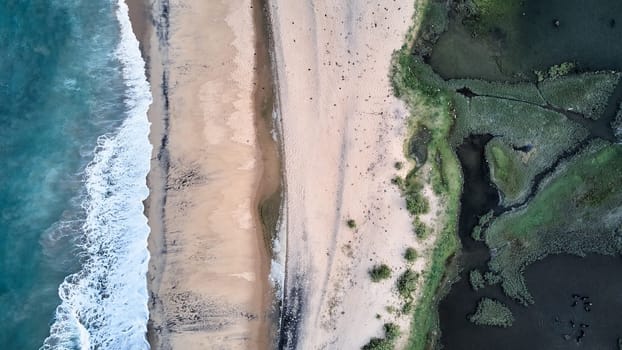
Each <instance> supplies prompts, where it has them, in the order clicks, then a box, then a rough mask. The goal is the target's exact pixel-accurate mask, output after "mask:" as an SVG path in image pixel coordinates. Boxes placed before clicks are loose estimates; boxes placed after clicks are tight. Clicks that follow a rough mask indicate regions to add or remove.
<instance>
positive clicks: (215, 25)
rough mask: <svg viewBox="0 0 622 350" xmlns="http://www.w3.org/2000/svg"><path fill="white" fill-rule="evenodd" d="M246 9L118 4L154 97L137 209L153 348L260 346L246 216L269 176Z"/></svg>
mask: <svg viewBox="0 0 622 350" xmlns="http://www.w3.org/2000/svg"><path fill="white" fill-rule="evenodd" d="M253 5H254V4H253V3H252V2H251V1H243V0H236V1H209V2H197V1H185V0H184V1H180V0H176V1H167V0H156V1H154V2H153V3H151V4H142V3H141V2H140V1H136V2H133V3H131V6H130V7H131V9H132V20H133V24H134V26H135V31H136V33H137V36H139V39H141V48H142V49H143V52H144V54H145V58H146V61H147V66H148V77H149V80H150V83H151V85H152V91H153V95H154V104H153V105H152V108H151V110H150V112H149V117H150V120H151V122H152V123H153V127H152V133H151V140H152V142H153V144H154V146H155V147H154V154H153V159H152V171H151V173H150V175H149V178H148V183H149V186H150V189H151V195H150V198H149V199H148V200H147V203H146V204H147V209H146V211H147V214H148V217H149V224H150V227H151V229H152V233H151V236H150V242H149V248H150V252H151V263H150V271H149V283H150V292H151V300H150V313H151V320H150V325H149V340H150V343H151V344H152V348H153V349H171V348H174V349H206V348H223V349H242V348H253V349H262V348H268V347H269V346H270V339H271V332H272V324H273V322H272V288H271V286H270V283H269V281H268V272H269V258H268V251H267V245H266V244H265V241H266V240H265V239H264V231H263V229H262V224H261V222H260V218H259V215H258V210H257V208H259V207H260V206H261V204H262V203H263V201H264V199H265V198H266V197H270V196H271V195H272V194H273V193H274V191H276V190H278V188H279V187H278V184H279V177H278V176H275V174H278V168H277V170H274V169H273V168H274V167H275V166H278V158H277V153H276V147H275V146H274V142H273V141H272V139H271V136H270V134H269V131H270V128H271V125H269V123H268V122H267V120H266V119H265V118H263V115H264V113H263V112H264V110H265V109H266V108H267V109H270V107H267V105H266V104H267V103H268V102H266V101H270V100H271V99H270V91H271V89H270V86H269V85H270V84H269V76H268V75H266V74H265V71H269V70H267V69H265V65H266V64H267V60H266V59H265V58H264V59H263V60H262V59H260V58H257V55H256V53H257V52H258V51H257V50H256V49H257V47H261V46H262V45H263V43H262V42H261V38H262V37H261V36H257V35H256V27H257V23H256V19H257V18H256V17H254V15H256V11H255V10H256V9H253ZM145 9H147V10H145ZM260 56H261V54H260ZM257 64H258V66H257V67H263V69H260V70H259V71H260V72H264V73H261V74H260V73H257V71H258V70H257V69H256V65H257ZM265 88H267V91H268V92H259V91H265V90H266V89H265ZM268 104H269V103H268Z"/></svg>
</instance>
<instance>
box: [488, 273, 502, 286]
mask: <svg viewBox="0 0 622 350" xmlns="http://www.w3.org/2000/svg"><path fill="white" fill-rule="evenodd" d="M484 279H485V280H486V284H488V285H490V286H492V285H495V284H497V283H501V281H502V280H503V278H501V276H499V275H497V274H496V273H494V272H492V271H487V272H486V273H485V274H484Z"/></svg>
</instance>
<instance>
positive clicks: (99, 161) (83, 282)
mask: <svg viewBox="0 0 622 350" xmlns="http://www.w3.org/2000/svg"><path fill="white" fill-rule="evenodd" d="M116 15H117V19H118V21H119V24H120V28H121V41H120V43H119V46H118V48H117V51H116V55H117V57H118V58H119V60H120V61H121V63H122V65H123V77H124V79H125V81H126V85H127V96H126V99H125V105H126V111H127V119H126V120H125V121H124V122H123V124H122V125H121V127H120V128H119V129H118V130H117V131H116V132H114V133H112V134H109V135H104V136H101V137H100V138H99V139H98V142H97V147H96V149H95V152H94V156H93V160H92V161H91V163H90V164H89V165H88V166H87V168H86V170H85V178H84V182H85V187H86V193H87V196H86V198H85V200H84V201H83V203H82V206H83V208H84V210H85V213H86V218H85V221H84V225H83V226H82V231H83V232H82V234H83V236H82V238H81V241H80V243H79V244H80V248H81V251H82V255H81V266H82V267H81V270H80V271H78V272H77V273H75V274H72V275H70V276H67V277H66V278H65V280H64V281H63V283H62V284H61V285H60V287H59V296H60V298H61V304H60V305H59V306H58V308H57V309H56V315H55V316H56V318H55V320H54V323H53V324H52V326H51V329H50V336H49V337H48V338H47V339H45V341H44V344H43V346H42V347H41V349H76V348H80V349H84V350H86V349H112V350H117V349H119V350H127V349H149V344H148V343H147V341H146V337H145V335H146V330H147V320H148V317H149V310H148V307H147V302H148V291H147V280H146V274H147V267H148V261H149V252H148V250H147V238H148V235H149V227H148V226H147V219H146V217H145V216H144V214H143V210H144V208H143V204H142V201H143V200H144V199H145V198H146V197H147V195H148V193H149V191H148V188H147V186H146V175H147V173H148V171H149V164H150V156H151V148H152V147H151V144H150V143H149V140H148V134H149V121H148V120H147V109H148V108H149V105H150V104H151V94H150V89H149V84H148V83H147V80H146V78H145V73H144V61H143V60H142V57H141V55H140V51H139V48H138V41H137V40H136V37H135V36H134V33H133V32H132V27H131V24H130V20H129V15H128V8H127V5H126V4H125V2H124V0H118V9H117V13H116Z"/></svg>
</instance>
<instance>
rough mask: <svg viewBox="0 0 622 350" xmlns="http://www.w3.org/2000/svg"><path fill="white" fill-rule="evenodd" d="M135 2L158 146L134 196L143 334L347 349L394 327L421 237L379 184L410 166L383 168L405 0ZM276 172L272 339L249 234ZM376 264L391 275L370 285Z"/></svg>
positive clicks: (265, 225)
mask: <svg viewBox="0 0 622 350" xmlns="http://www.w3.org/2000/svg"><path fill="white" fill-rule="evenodd" d="M264 6H265V10H266V13H267V14H268V16H266V18H267V22H266V23H261V21H262V18H264V17H263V16H262V12H261V7H264ZM132 7H133V8H134V10H133V12H134V15H133V19H134V22H135V25H136V27H135V31H136V33H137V35H138V36H139V37H140V38H141V47H142V49H143V52H144V53H145V56H146V60H147V62H148V67H149V69H148V74H149V78H150V82H151V84H152V90H153V93H154V104H153V106H152V109H151V111H150V118H151V121H152V123H153V128H152V136H151V137H152V142H153V143H154V145H156V146H159V147H155V150H154V155H153V164H152V172H151V174H150V177H149V186H150V188H151V192H152V194H151V197H150V198H149V200H148V202H147V205H148V209H147V210H148V216H149V223H150V226H151V228H152V234H151V239H150V250H151V253H152V261H151V268H150V273H149V281H150V289H151V301H150V307H151V321H150V333H149V338H150V342H151V344H152V347H153V348H154V349H171V348H173V349H205V348H209V349H236V348H247V349H261V348H271V347H275V346H278V347H279V348H285V349H293V348H300V349H354V348H360V347H361V346H362V345H364V344H365V343H366V342H367V341H368V340H369V338H370V337H373V336H381V335H382V325H383V324H384V323H386V322H394V323H397V324H399V325H400V326H401V328H402V330H403V334H407V333H408V332H407V330H408V329H409V324H410V316H409V315H400V314H399V313H396V312H391V311H390V310H391V308H395V309H399V307H400V306H401V299H400V298H399V296H398V294H397V292H396V288H395V281H396V279H397V276H399V274H400V273H401V272H403V271H404V270H405V269H406V268H407V267H408V265H407V263H406V262H405V260H404V259H403V254H404V251H405V249H406V248H407V247H414V248H416V249H417V250H419V251H423V250H424V249H425V247H424V245H423V244H422V243H421V242H417V240H416V238H415V235H414V234H413V232H412V219H411V218H410V217H409V215H408V213H407V211H406V208H405V203H404V199H403V197H402V196H401V193H400V191H399V189H398V188H397V186H395V185H392V184H391V179H392V178H393V177H394V176H395V175H400V176H403V175H405V174H406V171H407V169H406V168H407V167H405V168H404V169H401V170H397V169H396V168H395V166H394V165H395V163H396V162H405V161H406V160H405V159H404V151H403V149H404V148H403V147H404V139H405V138H406V131H407V130H406V121H407V118H408V111H407V109H406V107H405V106H404V104H403V103H402V102H401V101H399V100H397V99H396V98H394V97H393V95H392V93H391V88H390V83H389V78H388V75H389V70H390V64H391V61H390V60H391V54H392V52H393V51H394V50H396V49H398V48H399V47H400V46H401V44H402V42H403V40H404V35H405V34H406V31H407V29H408V26H409V25H410V22H411V19H412V15H413V10H414V9H413V4H412V3H411V2H408V1H394V2H392V3H391V4H390V5H387V6H386V7H385V5H379V4H372V3H367V2H366V1H352V2H350V3H349V4H347V5H344V4H342V3H341V2H339V1H329V0H327V1H323V2H322V3H321V4H320V3H315V2H291V1H280V0H275V1H269V2H268V3H266V4H264V3H263V2H262V1H256V2H250V1H242V0H238V1H209V2H191V1H179V0H178V1H171V2H168V1H166V0H158V1H156V2H155V3H152V4H149V5H147V6H145V7H144V8H147V9H149V8H150V9H152V13H151V14H147V15H145V16H143V18H144V19H145V20H146V22H142V23H146V26H144V27H143V26H141V25H140V23H139V22H140V18H141V16H140V13H139V12H140V8H141V6H132ZM143 14H144V13H143ZM149 17H151V18H152V19H153V21H152V22H153V23H149V22H150V21H149V20H148V19H149ZM202 27H203V28H205V30H197V28H202ZM266 28H267V29H266ZM264 30H266V31H264ZM269 39H271V40H270V41H267V40H269ZM268 43H269V44H270V45H267V44H268ZM268 47H269V48H270V53H269V54H270V56H269V57H270V58H271V61H270V60H269V59H268V58H269V57H268V51H267V48H268ZM270 63H272V67H271V70H270ZM272 80H274V84H275V89H274V91H275V96H272V95H271V92H272V91H273V87H272V85H271V84H270V82H271V81H272ZM273 97H274V101H275V105H274V109H273V105H272V100H273ZM273 112H274V116H275V117H276V120H277V122H278V123H277V124H278V125H279V130H278V131H279V133H280V135H281V140H280V141H281V144H280V145H279V147H280V152H281V157H282V162H283V170H282V172H281V171H280V169H279V165H280V164H279V161H278V156H277V146H276V145H275V143H274V141H273V140H272V138H271V137H270V133H271V132H272V131H273V130H272V121H271V116H272V113H273ZM281 176H282V177H283V180H284V183H285V184H286V186H284V187H283V188H284V193H283V202H282V204H283V206H282V208H283V210H282V212H281V220H280V223H281V227H279V238H280V240H281V247H283V248H284V247H286V248H287V249H286V250H284V251H281V253H280V254H281V255H282V256H283V257H284V260H285V261H284V264H285V277H284V278H285V279H284V281H281V282H284V301H283V309H282V310H281V311H282V314H281V321H280V324H281V332H280V338H279V339H276V338H275V337H274V335H275V334H279V333H276V332H275V329H274V327H275V325H276V324H278V323H277V322H275V321H276V320H274V319H273V316H274V315H275V314H274V313H273V312H274V310H273V308H272V305H273V297H274V296H273V293H272V288H271V285H270V283H269V277H268V273H269V268H270V266H269V264H270V261H269V256H270V254H269V253H270V248H271V247H270V244H271V242H270V240H269V238H267V237H266V235H264V232H266V231H269V230H270V229H271V228H272V227H271V225H274V224H276V220H275V219H276V218H275V215H274V214H275V212H274V211H275V208H279V203H281V202H280V198H281V197H280V196H279V193H280V192H279V190H280V185H279V179H280V177H281ZM260 219H263V221H261V220H260ZM350 219H352V220H354V221H355V222H356V228H354V229H352V228H349V227H348V226H347V225H346V222H347V220H350ZM275 253H277V255H278V254H279V252H278V251H276V252H275ZM377 263H386V264H388V265H389V266H390V267H391V269H392V271H393V273H392V277H391V278H390V279H389V280H386V281H383V282H381V283H372V282H371V280H370V279H369V275H368V271H369V269H370V268H371V267H372V266H373V265H374V264H377ZM424 266H425V261H424V259H419V260H418V261H417V262H416V263H415V265H414V268H415V269H416V270H421V269H423V267H424ZM403 340H404V339H402V341H403ZM277 343H278V344H277Z"/></svg>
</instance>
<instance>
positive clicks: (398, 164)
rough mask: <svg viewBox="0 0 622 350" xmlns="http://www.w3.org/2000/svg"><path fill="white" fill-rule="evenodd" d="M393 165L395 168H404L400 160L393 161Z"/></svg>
mask: <svg viewBox="0 0 622 350" xmlns="http://www.w3.org/2000/svg"><path fill="white" fill-rule="evenodd" d="M393 166H394V167H395V169H397V170H402V168H404V163H402V162H395V164H393Z"/></svg>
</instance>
